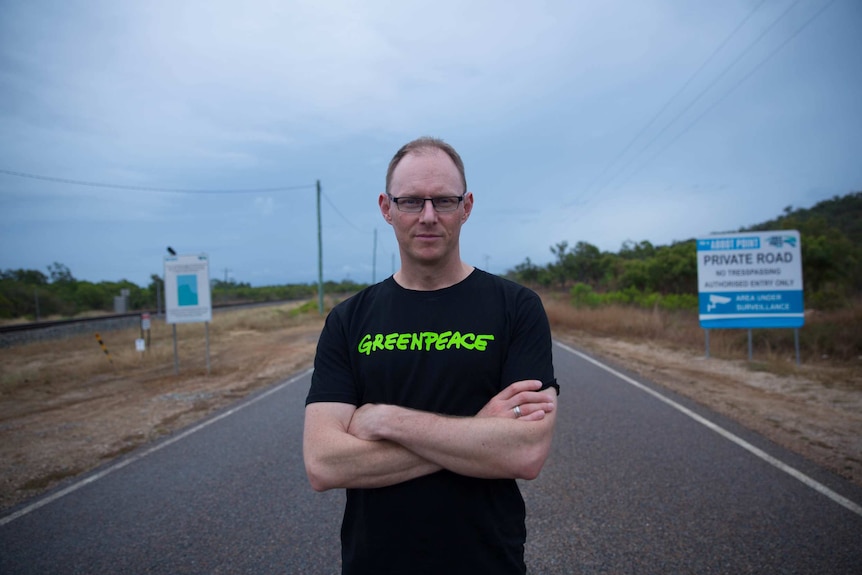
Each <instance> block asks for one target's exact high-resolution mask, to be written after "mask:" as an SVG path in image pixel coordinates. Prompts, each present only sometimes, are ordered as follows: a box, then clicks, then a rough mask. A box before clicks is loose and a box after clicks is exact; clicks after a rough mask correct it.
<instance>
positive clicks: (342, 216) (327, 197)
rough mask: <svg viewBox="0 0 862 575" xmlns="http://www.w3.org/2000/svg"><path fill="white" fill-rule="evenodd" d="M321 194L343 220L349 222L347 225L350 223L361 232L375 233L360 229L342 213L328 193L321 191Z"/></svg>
mask: <svg viewBox="0 0 862 575" xmlns="http://www.w3.org/2000/svg"><path fill="white" fill-rule="evenodd" d="M321 195H322V196H323V198H324V199H325V200H326V202H327V203H328V204H329V205H330V207H332V209H333V210H335V213H336V214H338V216H339V217H340V218H341V219H342V220H344V221H345V222H346V223H347V225H349V226H350V227H351V228H353V229H354V230H356V231H357V232H359V233H360V234H370V233H373V232H368V231H365V230H361V229H359V227H357V226H356V224H354V223H353V222H351V221H350V220H348V219H347V218H346V217H345V216H344V214H342V213H341V212H340V211H338V208H337V207H335V203H334V202H333V201H332V200H330V199H329V196H327V195H326V194H324V193H323V192H321Z"/></svg>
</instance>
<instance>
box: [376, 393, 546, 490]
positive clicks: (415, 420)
mask: <svg viewBox="0 0 862 575" xmlns="http://www.w3.org/2000/svg"><path fill="white" fill-rule="evenodd" d="M362 415H365V416H367V417H366V419H365V424H366V427H365V430H366V431H369V430H373V431H372V435H371V436H370V437H368V438H370V439H381V440H387V441H391V442H394V443H397V444H398V445H401V446H403V447H404V448H406V449H408V450H409V451H411V452H413V453H415V454H417V455H418V456H420V457H421V458H423V459H425V460H428V461H431V462H433V463H436V464H437V465H439V466H440V467H442V468H445V469H448V470H450V471H453V472H455V473H460V474H462V475H468V476H471V477H483V478H524V479H532V478H534V477H536V476H537V475H538V474H539V471H541V468H542V465H543V464H544V461H545V459H546V458H547V455H548V451H549V449H550V443H551V435H552V432H553V426H554V417H555V416H554V414H553V410H552V411H551V412H550V413H548V414H547V415H546V416H545V417H544V418H543V419H542V420H539V421H518V420H517V419H505V418H500V417H447V416H442V415H437V414H433V413H427V412H422V411H415V410H410V409H406V408H402V407H396V406H391V405H376V406H367V409H366V413H364V414H362Z"/></svg>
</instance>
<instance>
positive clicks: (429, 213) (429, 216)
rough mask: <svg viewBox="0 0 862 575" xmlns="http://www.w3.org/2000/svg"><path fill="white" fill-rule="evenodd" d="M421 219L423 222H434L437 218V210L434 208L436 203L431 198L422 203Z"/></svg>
mask: <svg viewBox="0 0 862 575" xmlns="http://www.w3.org/2000/svg"><path fill="white" fill-rule="evenodd" d="M420 219H421V220H422V221H423V222H433V221H434V220H436V219H437V210H435V209H434V203H433V202H432V201H431V200H427V199H426V200H425V203H423V204H422V212H421V215H420Z"/></svg>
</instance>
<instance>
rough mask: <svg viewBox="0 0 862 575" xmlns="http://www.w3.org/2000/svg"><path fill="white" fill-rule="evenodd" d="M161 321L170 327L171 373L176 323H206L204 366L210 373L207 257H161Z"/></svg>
mask: <svg viewBox="0 0 862 575" xmlns="http://www.w3.org/2000/svg"><path fill="white" fill-rule="evenodd" d="M165 321H166V322H167V323H169V324H173V325H172V327H173V335H174V373H179V360H178V359H177V326H176V324H178V323H195V322H204V323H205V324H206V326H205V329H206V339H207V341H206V363H207V373H209V371H210V358H209V344H210V342H209V322H210V321H212V299H211V297H210V275H209V258H208V257H207V255H206V254H199V255H176V256H173V255H172V256H165Z"/></svg>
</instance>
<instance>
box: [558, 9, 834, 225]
mask: <svg viewBox="0 0 862 575" xmlns="http://www.w3.org/2000/svg"><path fill="white" fill-rule="evenodd" d="M799 2H800V0H796V1H795V2H793V3H792V4H791V5H790V6H788V7H787V8H786V9H785V10H784V11H783V12H782V13H781V14H780V15H779V16H778V17H777V18H775V20H773V21H772V23H770V24H769V26H767V27H766V28H765V29H764V30H763V31H762V32H761V33H760V34H759V35H758V36H757V38H755V39H754V40H753V41H752V42H751V43H749V44H748V45H747V46H746V47H745V49H743V51H742V52H741V53H740V54H739V55H738V56H737V57H736V58H735V59H734V60H733V61H732V62H731V63H730V64H728V65H727V66H725V68H724V69H723V70H722V71H721V72H720V73H719V74H718V75H717V76H716V77H715V78H714V79H713V80H712V82H710V83H709V85H707V87H706V88H704V89H703V90H702V91H701V92H700V93H699V94H698V95H697V96H696V97H695V98H694V99H693V100H692V101H690V102H689V103H688V105H687V106H686V107H685V108H684V109H683V110H682V111H680V112H679V113H678V114H676V116H674V118H673V119H671V120H670V122H668V123H667V124H665V126H664V127H663V128H662V129H661V130H660V131H659V132H658V133H657V134H656V135H655V136H653V137H652V138H651V139H650V140H649V142H647V143H646V145H644V146H643V147H641V148H640V150H639V151H638V152H637V153H636V154H635V155H634V156H633V157H632V158H630V159H629V160H628V161H627V162H626V163H625V165H624V166H623V167H622V168H621V169H620V170H619V171H618V172H617V173H616V174H615V175H612V176H611V177H610V178H609V179H608V180H607V181H605V183H604V184H602V185H601V186H600V187H599V188H598V189H597V190H596V191H595V192H593V193H592V194H590V197H589V198H588V199H587V201H586V202H585V205H586V204H587V203H589V202H590V200H591V199H593V198H595V197H597V196H598V195H599V194H600V193H601V192H602V191H603V190H604V189H606V188H607V187H608V186H609V185H610V184H611V182H613V181H614V180H615V179H616V178H617V177H618V175H619V174H621V173H623V172H625V171H626V170H628V168H629V167H631V166H632V164H633V163H634V162H635V161H636V160H637V159H638V158H640V157H641V155H642V154H643V153H644V152H646V151H647V150H648V149H649V148H650V147H652V146H653V144H654V143H655V142H656V141H657V140H658V138H659V137H661V136H662V135H663V134H664V133H665V132H666V131H667V130H668V129H669V128H670V127H671V126H672V125H674V124H675V123H676V122H677V121H678V120H679V119H680V118H681V117H682V116H683V115H684V114H685V113H686V112H688V111H689V110H690V109H691V107H692V106H694V104H696V103H697V102H698V101H699V100H700V99H701V98H702V97H703V96H704V95H705V94H706V92H708V91H709V90H711V89H712V88H713V86H715V84H716V83H717V82H718V81H719V80H720V79H721V78H723V77H724V76H725V75H726V74H727V72H729V71H730V69H731V68H733V67H734V66H736V64H737V63H739V61H740V60H742V58H743V57H745V56H746V55H747V54H748V53H749V52H750V51H751V50H752V49H753V48H754V46H755V45H757V44H758V43H759V42H760V41H761V40H762V39H763V38H764V37H765V36H766V34H768V33H769V32H770V31H771V30H772V29H773V28H774V27H775V26H776V25H777V24H778V22H780V21H781V20H782V19H784V17H785V16H787V14H788V13H790V11H791V10H792V9H793V8H795V7H796V5H797V4H799ZM832 2H834V0H830V1H829V2H828V3H827V4H826V5H825V6H823V7H822V8H821V9H820V10H819V11H818V12H817V13H816V14H815V15H814V16H813V17H812V18H811V19H809V21H808V22H806V23H805V24H803V26H802V27H801V28H800V29H798V30H797V31H796V32H794V33H793V34H792V35H791V36H790V37H789V38H787V39H786V40H785V41H784V42H783V43H782V44H781V45H780V46H779V47H778V49H776V50H774V51H773V52H772V53H771V54H770V55H769V56H767V58H765V59H764V60H763V61H761V62H760V63H759V64H758V65H757V66H755V68H754V70H752V71H751V72H749V73H748V74H747V75H746V76H745V77H744V78H743V79H742V80H740V81H739V82H737V84H736V85H734V87H733V88H731V90H730V91H732V90H733V89H735V88H736V87H738V85H739V84H741V83H742V82H743V81H745V80H746V79H747V78H748V77H750V76H751V75H752V74H753V73H754V71H756V70H757V69H759V68H760V67H761V66H762V65H763V64H764V63H765V62H766V61H767V60H769V59H770V58H771V57H772V56H773V55H774V54H775V53H776V52H777V51H778V50H780V49H781V48H782V47H784V46H785V45H786V44H787V43H788V42H789V41H790V40H791V39H793V38H794V37H795V36H796V35H798V34H799V32H800V31H801V30H802V28H804V27H805V26H807V25H808V24H809V23H810V22H811V21H813V19H814V18H816V17H817V16H819V15H820V14H821V13H822V12H823V11H824V10H825V9H826V8H827V7H828V6H829V5H830V4H832ZM759 7H760V4H758V5H757V6H755V8H754V10H756V9H757V8H759ZM752 12H753V11H752ZM750 16H751V14H749V15H748V16H747V17H746V19H745V20H747V19H748V18H749V17H750ZM743 22H744V21H743ZM740 26H741V25H739V26H737V29H738V28H739V27H740ZM735 32H736V30H734V32H733V33H731V35H733V34H735ZM728 39H729V38H728ZM726 42H727V39H726V40H725V41H724V42H722V45H723V44H724V43H726ZM713 56H714V53H713V55H710V57H709V58H708V59H707V61H708V60H710V59H711V58H712V57H713ZM701 67H702V66H701ZM687 84H688V82H686V85H687ZM730 91H728V92H726V93H725V94H724V95H722V96H721V98H720V99H719V101H721V100H723V99H724V98H725V97H726V96H727V94H729V93H730ZM675 97H676V95H675V96H674V98H675ZM665 107H666V106H665ZM714 108H715V104H714V105H712V106H710V107H709V108H708V109H707V112H709V111H711V110H712V109H714ZM663 110H664V108H662V111H663ZM705 114H706V112H705V113H704V114H701V115H700V116H698V117H697V118H696V119H695V121H694V122H692V123H690V124H689V126H687V127H686V128H685V130H684V131H683V133H684V132H685V131H687V130H688V129H690V128H691V126H693V125H694V123H695V122H697V121H699V120H700V119H701V118H702V117H703V116H704V115H705ZM650 123H652V121H651V122H650ZM642 132H643V130H642ZM680 135H681V134H678V135H677V136H676V137H674V138H673V140H672V141H671V144H672V143H673V142H675V141H676V140H677V139H678V138H679V136H680ZM637 137H640V133H639V134H638V136H637ZM637 137H636V138H635V139H637ZM669 145H670V144H668V145H667V146H665V147H664V148H662V149H661V150H660V151H659V152H658V153H657V154H655V155H653V156H652V157H651V158H650V160H648V161H647V162H646V163H644V164H642V165H641V166H640V167H639V168H637V169H635V170H634V171H633V172H631V173H630V174H629V175H628V176H627V177H626V178H625V179H624V180H623V183H625V182H627V181H628V180H629V179H630V178H631V177H632V176H633V175H634V174H635V173H637V172H639V171H640V170H641V169H642V168H643V167H644V166H646V165H647V164H649V162H651V161H652V160H654V159H655V158H656V157H657V156H658V155H659V154H661V153H662V152H663V151H664V150H665V149H667V147H668V146H669ZM629 147H630V146H627V147H626V150H628V148H629ZM615 161H616V160H615ZM568 205H571V203H569V204H568ZM585 212H586V210H585V209H584V210H581V212H580V214H579V216H582V215H583V214H584V213H585ZM579 216H577V217H576V218H575V219H576V220H577V219H578V217H579Z"/></svg>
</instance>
